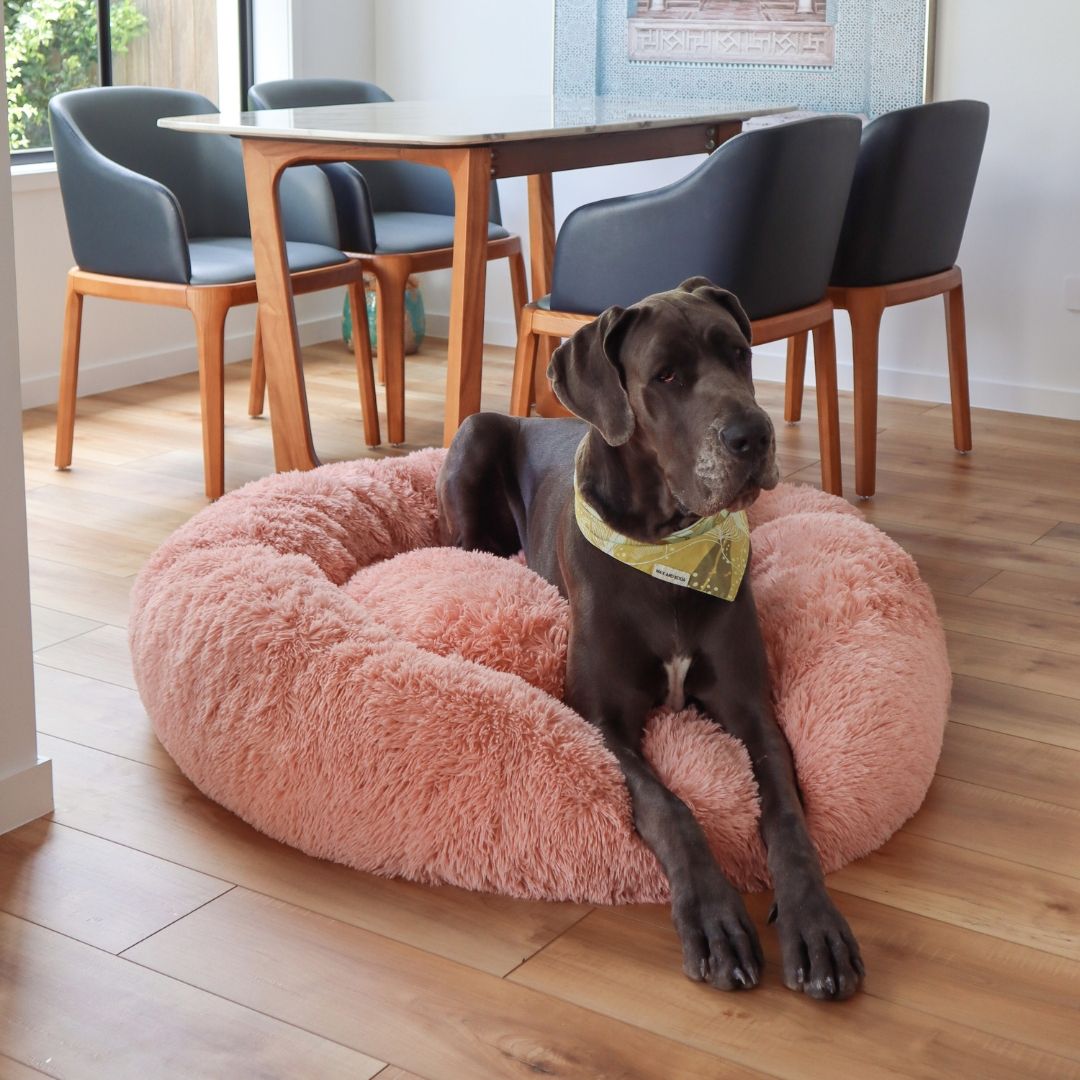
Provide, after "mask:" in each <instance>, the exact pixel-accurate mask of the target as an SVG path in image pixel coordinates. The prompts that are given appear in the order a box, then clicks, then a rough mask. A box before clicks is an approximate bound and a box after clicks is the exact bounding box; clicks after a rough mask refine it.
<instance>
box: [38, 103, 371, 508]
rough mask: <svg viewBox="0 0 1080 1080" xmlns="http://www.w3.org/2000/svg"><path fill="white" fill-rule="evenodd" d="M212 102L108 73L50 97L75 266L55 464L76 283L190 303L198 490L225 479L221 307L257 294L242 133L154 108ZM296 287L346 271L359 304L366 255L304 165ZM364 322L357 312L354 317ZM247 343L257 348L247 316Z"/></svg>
mask: <svg viewBox="0 0 1080 1080" xmlns="http://www.w3.org/2000/svg"><path fill="white" fill-rule="evenodd" d="M208 112H217V109H216V108H215V106H214V105H213V104H212V103H211V102H210V101H208V100H207V99H206V98H204V97H202V96H201V95H200V94H193V93H188V92H186V91H182V90H167V89H156V88H151V87H105V88H96V89H90V90H75V91H72V92H71V93H66V94H59V95H57V96H56V97H54V98H53V99H52V101H51V102H50V104H49V119H50V123H51V126H52V136H53V148H54V150H55V153H56V166H57V171H58V173H59V177H60V190H61V194H62V196H63V201H64V211H65V214H66V216H67V224H68V232H69V234H70V237H71V247H72V251H73V253H74V255H75V262H76V266H75V268H74V269H72V270H71V271H70V272H69V274H68V283H67V306H66V311H65V317H64V344H63V355H62V361H61V373H60V398H59V406H58V413H57V431H56V465H57V467H58V468H61V469H64V468H67V467H68V466H69V465H70V464H71V452H72V441H73V436H74V427H75V399H76V393H77V384H78V370H79V341H80V333H81V325H82V307H83V297H84V296H97V297H105V298H111V299H114V300H133V301H136V302H138V303H145V304H164V305H166V306H169V307H184V308H188V309H189V310H190V311H191V312H192V314H193V315H194V317H195V326H196V332H197V338H198V350H199V387H200V397H201V404H202V423H203V457H204V470H205V480H206V493H207V495H208V496H209V497H211V498H217V497H218V496H219V495H221V494H222V492H223V491H224V487H225V466H224V429H225V414H224V334H225V317H226V315H227V314H228V312H229V309H230V308H231V307H233V306H235V305H237V304H252V303H255V302H256V300H257V294H256V290H255V281H254V277H255V262H254V256H253V253H252V247H251V238H250V227H249V222H248V212H247V195H246V189H245V184H244V167H243V162H242V159H241V152H240V145H239V143H238V142H237V141H236V140H233V139H227V138H222V137H221V136H216V135H192V134H188V133H186V132H179V131H169V130H166V129H164V128H160V127H158V125H157V122H158V120H159V119H160V118H161V117H164V116H178V115H191V114H195V113H208ZM281 198H282V206H283V213H284V217H285V235H286V237H287V238H288V242H287V245H286V247H287V253H288V260H289V268H290V270H291V271H292V272H293V279H292V280H293V289H294V291H295V292H297V293H304V292H312V291H315V290H318V289H327V288H332V287H335V286H340V285H346V286H348V287H349V288H350V290H352V292H353V294H354V303H356V304H357V306H358V307H359V309H360V313H359V315H358V318H359V319H361V320H363V318H364V311H363V309H364V303H363V269H362V267H361V266H360V264H359V263H358V262H357V261H356V260H354V259H350V258H349V257H348V256H347V255H345V254H344V253H343V252H342V250H341V246H340V244H339V242H338V227H337V220H336V214H335V208H334V201H333V198H332V195H331V191H330V185H329V182H328V180H327V178H326V177H325V175H324V174H323V173H322V172H320V171H319V170H318V169H315V168H305V169H295V170H292V171H291V172H289V173H287V174H286V175H285V177H284V178H283V180H282V191H281ZM361 325H363V324H361ZM355 336H356V340H357V352H356V360H357V373H358V377H359V380H360V390H361V403H362V405H363V412H364V431H365V437H366V439H367V441H368V442H369V443H371V444H376V443H378V442H379V426H378V425H379V419H378V412H377V409H376V404H375V382H374V374H373V372H372V366H371V352H370V347H369V346H368V341H367V335H366V334H364V333H359V332H358V333H357V334H356V335H355ZM254 354H255V358H256V361H257V359H258V357H259V354H260V347H259V333H258V329H256V334H255V347H254Z"/></svg>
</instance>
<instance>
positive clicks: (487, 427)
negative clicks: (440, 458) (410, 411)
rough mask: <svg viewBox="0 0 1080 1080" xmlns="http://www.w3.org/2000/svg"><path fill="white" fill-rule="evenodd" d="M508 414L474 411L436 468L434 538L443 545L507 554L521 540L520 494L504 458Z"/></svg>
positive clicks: (508, 449)
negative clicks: (436, 523) (436, 525)
mask: <svg viewBox="0 0 1080 1080" xmlns="http://www.w3.org/2000/svg"><path fill="white" fill-rule="evenodd" d="M515 423H516V421H514V420H512V419H511V418H510V417H506V416H501V415H499V414H496V413H476V414H474V415H473V416H470V417H469V418H468V419H467V420H466V421H465V422H464V423H463V424H462V425H461V428H460V430H459V431H458V433H457V435H456V436H455V438H454V442H453V444H452V445H451V447H450V450H449V453H448V454H447V456H446V461H445V463H444V464H443V467H442V471H441V472H440V473H439V480H438V484H437V491H438V501H439V538H440V541H441V542H442V543H443V544H444V545H445V546H448V547H460V548H464V549H465V550H466V551H489V552H491V553H492V554H493V555H503V556H510V555H515V554H517V552H518V551H520V550H521V547H522V542H521V536H520V532H519V528H518V521H517V517H516V516H515V513H514V504H515V503H516V504H517V506H518V508H519V514H520V513H521V511H520V503H521V497H520V493H518V492H517V489H516V482H515V480H514V477H513V474H512V470H511V469H510V468H509V467H508V463H509V462H510V461H511V460H512V446H513V440H514V436H515V434H516V431H515V428H514V426H513V425H514V424H515Z"/></svg>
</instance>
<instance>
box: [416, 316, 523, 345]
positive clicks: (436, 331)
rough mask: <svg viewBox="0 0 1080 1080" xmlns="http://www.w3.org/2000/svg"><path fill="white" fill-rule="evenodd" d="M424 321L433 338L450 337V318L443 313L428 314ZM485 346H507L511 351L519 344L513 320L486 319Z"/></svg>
mask: <svg viewBox="0 0 1080 1080" xmlns="http://www.w3.org/2000/svg"><path fill="white" fill-rule="evenodd" d="M424 321H425V323H426V325H427V330H428V333H429V334H431V336H432V337H438V338H445V337H449V336H450V316H449V315H443V314H442V313H441V312H436V313H432V312H430V311H429V312H428V313H427V314H426V315H425V317H424ZM484 344H485V345H507V346H509V347H510V348H511V349H512V348H513V347H514V346H515V345H516V344H517V326H516V325H515V324H514V322H513V321H512V320H511V319H485V320H484Z"/></svg>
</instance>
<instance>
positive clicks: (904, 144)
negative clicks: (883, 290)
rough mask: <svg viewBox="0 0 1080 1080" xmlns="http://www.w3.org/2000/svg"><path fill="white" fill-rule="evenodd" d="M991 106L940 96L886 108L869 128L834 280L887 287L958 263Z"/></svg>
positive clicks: (850, 283) (840, 283) (861, 152)
mask: <svg viewBox="0 0 1080 1080" xmlns="http://www.w3.org/2000/svg"><path fill="white" fill-rule="evenodd" d="M989 121H990V108H989V106H988V105H987V104H986V103H985V102H982V101H939V102H934V103H932V104H930V105H917V106H915V107H913V108H910V109H900V110H898V111H897V112H891V113H886V114H885V115H884V116H881V117H879V118H878V119H877V120H874V121H873V122H872V123H871V124H868V125H867V127H866V130H865V131H864V132H863V138H862V146H861V147H860V150H859V159H858V162H857V163H856V166H855V179H854V181H853V183H852V186H851V195H850V197H849V199H848V208H847V214H846V215H845V218H844V227H843V229H842V231H841V233H840V243H839V246H838V248H837V252H836V262H835V265H834V267H833V273H832V283H833V284H834V285H850V286H858V285H885V284H888V283H889V282H894V281H907V280H909V279H911V278H919V277H926V276H927V275H929V274H935V273H938V272H939V271H941V270H947V269H949V267H951V266H952V265H953V264H954V263H955V262H956V257H957V255H958V254H959V251H960V242H961V240H962V239H963V236H964V225H965V224H966V223H967V216H968V210H969V209H970V207H971V197H972V193H973V192H974V190H975V178H976V176H977V175H978V172H979V162H980V160H981V158H982V151H983V145H984V143H985V142H986V130H987V127H988V125H989Z"/></svg>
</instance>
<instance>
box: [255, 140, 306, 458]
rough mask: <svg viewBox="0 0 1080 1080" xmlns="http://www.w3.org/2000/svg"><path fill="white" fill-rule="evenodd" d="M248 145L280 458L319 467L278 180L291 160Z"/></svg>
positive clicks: (263, 143) (258, 143) (262, 319)
mask: <svg viewBox="0 0 1080 1080" xmlns="http://www.w3.org/2000/svg"><path fill="white" fill-rule="evenodd" d="M243 148H244V176H245V179H246V181H247V198H248V212H249V214H250V216H251V242H252V245H253V247H254V252H255V281H256V283H257V285H258V290H259V316H258V317H259V324H260V326H259V328H260V330H261V332H262V334H261V336H262V347H263V360H264V363H265V369H266V389H267V394H268V396H269V399H270V429H271V431H272V432H273V437H274V462H275V464H276V465H277V468H278V471H279V472H280V471H283V470H286V469H313V468H315V466H316V465H318V464H319V459H318V458H317V457H316V456H315V447H314V445H313V443H312V441H311V423H310V421H309V419H308V406H307V391H306V389H305V387H304V372H303V368H302V367H301V361H300V337H299V334H298V333H297V330H296V309H295V308H294V307H293V293H292V281H291V279H290V277H289V264H288V260H287V259H286V257H285V239H284V234H283V231H282V226H281V206H280V203H279V202H278V190H277V189H278V181H279V180H280V179H281V174H282V172H283V171H284V169H285V165H286V164H287V158H286V157H285V156H284V155H283V153H282V151H281V149H280V148H278V147H276V146H275V144H274V143H273V142H272V141H270V140H264V139H245V140H243Z"/></svg>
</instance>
